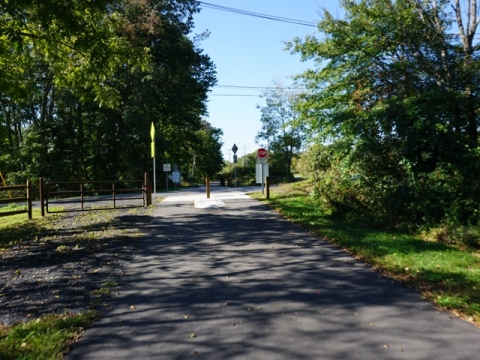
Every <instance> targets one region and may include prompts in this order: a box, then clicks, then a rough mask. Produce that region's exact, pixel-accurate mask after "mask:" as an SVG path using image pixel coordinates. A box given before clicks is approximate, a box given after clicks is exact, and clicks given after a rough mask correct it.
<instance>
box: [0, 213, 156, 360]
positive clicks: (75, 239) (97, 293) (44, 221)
mask: <svg viewBox="0 0 480 360" xmlns="http://www.w3.org/2000/svg"><path fill="white" fill-rule="evenodd" d="M152 209H153V207H151V208H149V209H143V208H132V209H125V210H115V211H113V210H109V211H90V212H83V213H71V215H70V216H69V217H68V218H67V217H66V214H61V213H56V214H49V215H48V216H47V217H44V218H42V217H41V216H40V210H34V214H33V219H32V220H28V219H27V216H26V215H25V214H19V215H14V216H8V217H3V218H1V219H2V221H1V222H0V256H1V254H2V252H4V251H8V249H9V248H10V247H12V246H15V245H21V246H22V247H27V246H29V245H31V244H34V245H35V244H38V245H39V247H42V246H44V245H45V244H48V243H55V246H54V247H53V249H54V250H53V251H54V252H56V253H61V255H62V257H63V259H64V258H66V257H68V256H69V255H72V259H71V261H82V259H81V258H80V259H77V260H75V259H76V258H75V257H74V255H76V251H77V250H75V249H77V248H80V249H81V248H89V249H96V248H98V247H101V246H102V244H103V243H105V242H108V243H112V242H113V240H114V239H115V238H136V237H140V236H141V235H142V230H141V227H142V226H141V225H142V224H144V222H145V221H147V220H146V218H150V217H151V212H152ZM55 210H61V209H60V208H57V209H55ZM57 244H58V246H56V245H57ZM119 250H123V251H124V249H119ZM78 251H80V250H78ZM57 255H58V254H57ZM69 261H70V260H69ZM12 270H13V269H12ZM12 273H13V274H16V272H14V271H12ZM18 273H20V272H19V271H18ZM77 275H78V274H77ZM12 276H15V275H12ZM22 276H23V271H22ZM96 276H100V275H96ZM115 286H117V283H116V281H115V280H113V279H107V280H106V281H104V282H103V284H102V285H101V286H100V287H99V288H98V289H96V290H93V291H92V292H91V294H90V295H91V296H90V297H89V298H90V299H91V300H92V303H91V304H87V306H86V307H90V308H95V305H96V303H102V302H103V300H104V297H105V296H108V295H109V294H110V292H111V288H112V287H115ZM0 288H1V287H0ZM0 296H3V294H0ZM98 315H99V313H98V312H97V311H93V310H85V311H84V312H81V313H68V312H65V313H63V314H48V315H46V316H41V317H38V318H36V319H33V320H32V321H29V322H27V323H21V324H15V325H13V326H8V327H7V326H3V327H2V326H1V325H0V359H2V360H9V359H25V360H30V359H32V360H38V359H48V360H54V359H62V358H63V355H64V354H65V353H66V352H67V351H68V350H69V349H70V347H71V345H72V344H73V343H74V342H75V341H76V340H77V339H78V337H79V336H80V335H81V333H82V332H83V329H84V328H85V327H87V326H88V325H89V324H91V323H92V322H93V321H94V320H95V319H96V317H97V316H98Z"/></svg>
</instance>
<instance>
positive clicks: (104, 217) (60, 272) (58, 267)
mask: <svg viewBox="0 0 480 360" xmlns="http://www.w3.org/2000/svg"><path fill="white" fill-rule="evenodd" d="M152 213H153V209H151V208H147V209H144V208H136V209H125V210H114V211H90V212H82V213H80V212H74V213H67V214H65V215H64V216H61V217H55V218H54V220H52V221H51V223H50V225H49V228H48V229H46V230H45V231H41V232H40V233H38V234H35V235H33V236H31V238H30V239H27V240H25V241H22V242H20V243H19V244H17V245H15V246H13V247H11V248H9V249H7V250H5V251H4V252H3V253H0V325H3V326H10V325H13V324H15V323H19V322H26V321H28V320H31V319H34V318H37V317H39V316H42V315H47V314H58V313H63V312H73V313H78V312H83V311H85V310H88V309H92V308H93V309H98V308H101V307H102V306H105V305H104V303H103V299H104V296H105V295H106V294H108V292H109V288H111V287H112V286H114V285H115V283H116V281H117V280H118V278H119V277H120V276H121V275H122V273H123V269H124V267H125V264H126V262H127V261H128V260H129V259H130V257H131V256H132V254H133V253H134V252H135V251H136V249H137V248H138V246H137V244H138V238H139V237H141V236H142V235H143V234H144V227H145V225H147V224H148V223H149V222H150V221H151V220H152ZM113 291H114V290H113Z"/></svg>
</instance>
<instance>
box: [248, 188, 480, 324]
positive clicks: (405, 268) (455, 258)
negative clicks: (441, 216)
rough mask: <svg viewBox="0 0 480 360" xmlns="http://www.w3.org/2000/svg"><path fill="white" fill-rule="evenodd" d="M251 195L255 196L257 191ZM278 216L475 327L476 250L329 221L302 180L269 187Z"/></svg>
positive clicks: (478, 315) (479, 275)
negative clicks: (345, 251)
mask: <svg viewBox="0 0 480 360" xmlns="http://www.w3.org/2000/svg"><path fill="white" fill-rule="evenodd" d="M253 196H254V197H256V198H258V199H260V195H259V194H254V195H253ZM265 201H266V202H267V203H269V204H270V205H271V206H272V207H273V208H274V209H275V210H277V211H278V212H279V213H280V214H282V215H284V216H285V217H287V218H289V219H290V220H292V221H294V222H296V223H298V224H300V225H301V226H302V227H304V228H306V229H308V230H310V231H312V232H314V233H316V234H317V235H319V236H321V237H322V238H325V239H326V240H327V241H329V242H331V243H333V244H335V245H337V246H339V247H342V248H344V249H345V250H347V251H348V252H349V253H351V254H352V255H353V256H355V257H356V258H359V259H362V260H363V261H365V262H366V263H367V264H369V265H371V266H373V267H375V268H377V269H378V270H380V271H381V272H383V273H384V274H386V275H387V276H389V277H391V278H393V279H395V280H398V281H401V282H402V283H405V284H407V285H408V286H410V287H412V288H414V289H416V290H418V291H420V292H421V293H422V294H423V296H424V297H425V298H427V299H429V300H431V301H432V302H434V303H435V304H436V305H437V306H439V307H441V308H443V309H447V310H449V311H451V312H453V313H454V314H455V315H456V316H459V317H463V318H464V319H466V320H468V321H470V322H472V323H474V324H476V325H477V326H479V325H480V252H478V250H474V249H462V248H459V247H455V246H450V245H446V244H442V243H437V242H431V241H426V240H423V239H422V238H421V237H420V236H415V235H410V234H405V233H398V232H390V231H384V230H379V229H375V228H373V227H371V226H369V224H368V223H367V222H366V221H365V222H362V221H361V219H356V220H355V221H346V220H338V219H334V218H332V217H331V216H329V215H328V214H326V213H325V212H324V211H322V210H321V206H319V204H318V203H316V202H315V200H314V199H313V198H312V197H311V196H310V188H309V186H308V183H307V182H299V183H294V184H285V185H282V186H279V187H277V188H273V189H271V196H270V200H265Z"/></svg>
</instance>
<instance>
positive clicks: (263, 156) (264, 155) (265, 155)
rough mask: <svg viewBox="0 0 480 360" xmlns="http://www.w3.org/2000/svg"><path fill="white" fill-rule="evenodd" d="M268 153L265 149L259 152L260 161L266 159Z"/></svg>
mask: <svg viewBox="0 0 480 360" xmlns="http://www.w3.org/2000/svg"><path fill="white" fill-rule="evenodd" d="M267 154H268V151H267V150H266V149H264V148H260V149H258V150H257V157H258V158H260V159H265V158H266V157H267Z"/></svg>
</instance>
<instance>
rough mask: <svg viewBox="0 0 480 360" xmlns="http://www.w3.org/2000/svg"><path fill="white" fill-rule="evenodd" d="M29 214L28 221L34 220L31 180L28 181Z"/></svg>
mask: <svg viewBox="0 0 480 360" xmlns="http://www.w3.org/2000/svg"><path fill="white" fill-rule="evenodd" d="M27 213H28V220H32V187H31V185H30V180H27Z"/></svg>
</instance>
